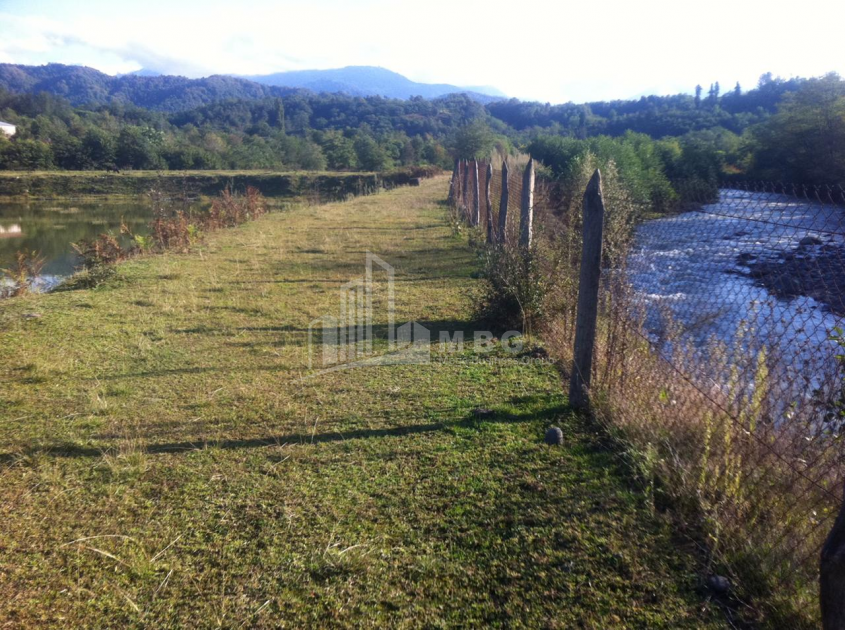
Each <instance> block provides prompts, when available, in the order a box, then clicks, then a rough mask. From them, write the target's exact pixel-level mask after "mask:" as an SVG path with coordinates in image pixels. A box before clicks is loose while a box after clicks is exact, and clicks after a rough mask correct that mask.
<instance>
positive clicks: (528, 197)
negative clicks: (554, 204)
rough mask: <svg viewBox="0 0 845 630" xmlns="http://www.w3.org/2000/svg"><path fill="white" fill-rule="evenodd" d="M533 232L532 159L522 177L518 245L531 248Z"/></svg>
mask: <svg viewBox="0 0 845 630" xmlns="http://www.w3.org/2000/svg"><path fill="white" fill-rule="evenodd" d="M533 232H534V159H533V158H531V159H529V160H528V166H526V167H525V173H524V174H523V176H522V211H521V213H520V215H519V244H520V245H521V246H522V247H526V248H527V247H531V239H532V237H533Z"/></svg>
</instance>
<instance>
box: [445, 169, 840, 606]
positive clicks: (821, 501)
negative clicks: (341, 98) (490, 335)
mask: <svg viewBox="0 0 845 630" xmlns="http://www.w3.org/2000/svg"><path fill="white" fill-rule="evenodd" d="M481 168H482V167H481V165H479V169H480V170H481ZM484 168H486V165H485V166H484ZM471 170H472V169H471ZM480 177H481V182H482V184H481V186H480V189H481V191H482V192H481V218H482V229H485V225H486V224H484V221H485V210H484V209H485V204H486V199H487V197H486V191H485V188H486V187H485V185H484V184H485V177H484V175H481V176H480ZM613 177H615V174H611V179H612V178H613ZM606 181H607V179H606ZM496 182H498V183H499V185H498V187H497V186H496ZM508 182H509V184H510V200H511V201H510V208H511V209H512V210H509V221H508V225H509V227H508V230H510V232H511V233H513V234H515V233H516V232H515V230H517V229H518V221H519V200H520V198H521V186H522V169H521V168H512V169H511V170H510V173H509V177H508ZM581 183H582V184H583V183H585V182H581ZM611 184H612V182H611ZM569 185H570V187H571V183H570V184H569ZM610 188H611V190H610V191H608V188H607V187H606V189H605V193H606V194H605V203H606V205H607V215H606V225H605V235H604V248H605V258H604V262H603V270H602V286H601V290H600V315H599V323H598V335H597V340H596V347H595V358H594V363H593V375H592V385H591V399H592V401H593V408H594V413H595V415H596V417H597V418H598V419H599V421H600V422H602V423H603V424H604V425H605V426H606V427H607V429H608V431H610V432H611V433H612V434H614V435H617V436H620V437H621V438H622V439H624V440H625V441H627V442H628V443H631V444H633V445H634V446H635V447H636V450H637V451H638V452H639V453H641V454H643V458H644V461H645V462H646V467H649V468H650V471H649V474H653V475H654V478H655V479H659V480H660V482H659V487H658V489H657V495H659V496H657V497H656V498H657V499H658V500H659V499H660V496H662V497H664V498H665V499H667V500H670V501H672V502H673V505H679V504H680V505H682V506H685V507H684V509H685V510H687V511H688V512H689V513H690V514H692V515H694V517H695V521H696V523H697V527H696V530H697V531H698V532H699V534H700V535H698V536H697V540H698V542H699V543H701V544H702V548H703V550H704V551H705V552H706V554H707V556H708V558H709V560H710V562H711V563H712V566H711V568H712V570H713V571H718V572H721V573H726V574H728V576H729V577H730V578H731V581H732V582H733V584H734V586H735V588H734V594H735V596H736V598H737V600H738V601H739V602H740V603H742V602H743V601H745V602H747V603H749V606H751V602H752V600H753V599H754V598H755V597H756V596H757V595H759V594H760V593H763V592H765V593H768V594H769V595H768V596H767V598H766V605H767V606H769V607H773V608H776V609H779V608H783V609H784V610H786V609H789V608H790V607H791V608H793V609H795V608H796V607H797V608H799V609H802V612H800V613H799V616H801V615H806V616H807V617H808V618H809V619H811V620H817V617H818V599H817V597H818V596H817V588H818V586H817V585H818V576H819V553H820V549H821V547H822V545H823V543H824V541H825V539H826V537H827V535H828V533H829V531H830V529H831V527H832V525H833V523H834V520H835V518H836V515H837V513H838V512H839V509H840V505H841V504H842V487H843V481H845V474H843V473H845V466H843V464H845V451H843V439H842V433H843V430H845V414H843V410H845V404H844V403H845V399H843V395H844V392H843V382H845V372H844V371H843V355H845V342H842V340H841V339H840V338H839V336H840V334H841V332H840V331H841V330H842V329H845V205H843V203H842V202H843V199H845V195H843V191H842V190H841V189H803V188H797V187H792V188H790V187H785V186H773V185H761V184H742V185H740V184H734V185H732V186H730V187H729V188H723V189H722V190H720V191H719V192H718V194H716V195H714V194H712V193H708V194H707V195H703V194H702V195H699V196H698V198H695V197H696V195H692V196H693V198H692V199H689V198H688V200H687V203H685V204H683V205H680V204H679V205H678V207H677V208H676V209H675V210H674V211H672V212H665V213H663V214H661V215H658V216H654V212H652V209H651V208H648V207H642V204H640V206H638V205H637V204H636V203H634V202H632V201H631V200H630V199H627V198H625V196H624V195H621V196H619V195H617V196H614V194H615V193H614V190H613V187H612V185H611V187H610ZM679 188H682V187H679ZM580 190H581V191H583V186H582V187H581V188H580ZM517 191H518V192H517ZM576 192H577V191H576ZM500 194H501V171H500V170H498V169H496V170H494V173H493V181H492V185H491V192H490V197H491V205H492V208H493V211H492V215H493V221H494V223H495V221H496V220H497V216H498V197H499V195H500ZM687 194H689V191H687ZM473 201H474V198H469V199H462V200H461V202H462V203H465V204H466V205H465V207H469V208H471V207H472V206H471V203H472V202H473ZM579 202H580V196H579V195H578V194H573V191H572V190H571V189H570V190H566V189H565V188H562V187H561V186H559V185H558V186H557V187H555V186H549V187H548V189H546V190H543V189H542V187H540V188H539V190H538V191H537V192H536V194H535V204H534V212H535V217H536V218H535V222H537V227H538V234H539V236H540V238H539V239H537V241H536V245H535V247H536V248H537V250H538V251H539V252H540V253H541V255H542V257H543V258H544V260H545V264H546V268H547V272H548V273H549V274H552V275H553V277H554V281H553V283H552V284H553V290H552V297H551V300H552V301H553V302H554V304H555V308H554V309H553V311H554V315H553V316H552V317H550V318H549V321H548V322H547V324H546V335H545V338H546V339H547V341H548V342H549V344H550V346H551V348H552V352H553V353H554V354H555V355H556V356H557V357H558V358H560V359H561V360H562V361H563V364H564V365H570V364H571V360H572V344H573V336H574V321H575V306H576V304H577V278H578V268H579V262H580V256H579V252H580V238H581V235H580V211H581V208H580V203H579ZM623 207H624V211H620V208H623ZM646 217H648V219H647V220H646ZM510 242H512V240H511V241H510ZM772 593H775V595H774V596H772V595H771V594H772ZM755 606H756V604H755ZM749 609H751V608H749ZM755 614H757V613H755Z"/></svg>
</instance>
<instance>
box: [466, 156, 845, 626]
mask: <svg viewBox="0 0 845 630" xmlns="http://www.w3.org/2000/svg"><path fill="white" fill-rule="evenodd" d="M509 174H510V173H509V167H508V163H507V161H504V162H502V196H501V199H500V201H499V217H498V221H497V228H496V229H495V230H494V228H493V204H492V201H491V199H490V189H491V181H492V179H493V165H492V164H487V169H486V175H487V176H486V182H485V186H486V191H487V194H486V195H485V199H486V200H487V208H486V215H485V219H486V222H487V243H488V244H490V245H493V244H496V245H500V246H504V245H507V221H508V204H509V202H510V190H509V184H508V176H509ZM534 185H535V172H534V160H533V159H529V160H528V165H527V166H526V167H525V171H524V172H523V178H522V199H521V200H520V215H519V245H520V247H521V248H524V250H525V251H528V250H530V248H531V247H532V245H533V241H534ZM480 192H481V191H480V188H479V177H478V161H477V160H472V161H470V160H455V167H454V169H453V171H452V181H451V184H450V186H449V203H450V205H452V207H454V208H457V209H458V210H459V211H460V212H461V213H462V214H463V216H464V217H465V218H466V220H467V222H468V223H469V224H470V225H471V226H474V227H475V226H478V225H479V223H480V222H481V207H480V206H481V195H480ZM583 208H584V223H583V236H584V245H583V248H582V251H581V274H580V278H579V286H578V310H577V314H576V319H575V347H574V354H573V357H574V359H573V362H572V376H571V379H570V383H569V402H570V404H571V405H572V406H573V407H575V408H576V409H582V410H586V409H587V408H588V407H589V388H590V378H591V372H592V369H593V347H594V345H595V339H596V321H597V319H598V305H599V283H600V280H601V255H602V233H603V230H604V197H603V195H602V186H601V172H600V171H599V170H598V169H597V170H596V171H595V173H593V176H592V178H591V179H590V183H589V184H588V186H587V189H586V191H585V192H584V204H583ZM843 630H845V628H843Z"/></svg>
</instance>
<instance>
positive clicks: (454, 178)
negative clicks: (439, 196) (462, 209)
mask: <svg viewBox="0 0 845 630" xmlns="http://www.w3.org/2000/svg"><path fill="white" fill-rule="evenodd" d="M459 167H460V163H459V162H458V158H455V167H454V168H453V169H452V179H451V181H450V182H449V199H448V203H449V206H451V207H454V205H455V199H456V197H457V195H456V194H455V193H456V191H457V188H458V182H459V177H460V176H459V175H458V169H459Z"/></svg>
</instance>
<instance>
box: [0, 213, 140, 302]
mask: <svg viewBox="0 0 845 630" xmlns="http://www.w3.org/2000/svg"><path fill="white" fill-rule="evenodd" d="M151 216H152V206H151V204H150V202H149V201H147V200H146V199H143V198H139V199H131V200H120V201H98V200H85V201H73V200H59V201H57V200H49V201H28V202H19V201H15V202H9V201H0V269H2V268H5V267H9V266H10V265H11V264H12V263H13V261H14V258H15V253H16V252H18V251H27V252H32V251H36V252H39V253H40V255H41V256H42V257H43V258H44V259H45V260H46V264H45V265H44V269H43V271H42V277H41V278H40V279H39V281H38V282H37V287H38V288H40V289H42V290H43V289H49V288H51V287H53V286H55V285H56V284H58V283H59V282H61V281H62V280H63V279H64V278H66V277H67V276H69V275H71V274H72V273H73V272H74V269H75V268H76V266H77V265H78V264H79V258H78V256H77V255H76V253H75V252H74V249H73V246H72V243H77V242H79V241H80V240H82V239H86V238H96V237H97V235H99V234H102V233H112V234H114V235H115V236H118V235H119V234H120V224H121V221H123V222H124V223H125V224H126V225H127V226H129V228H130V229H131V230H132V232H133V233H135V234H142V235H143V234H146V233H147V232H148V227H147V224H148V223H149V221H150V218H151Z"/></svg>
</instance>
